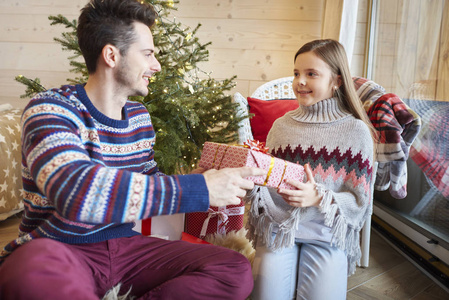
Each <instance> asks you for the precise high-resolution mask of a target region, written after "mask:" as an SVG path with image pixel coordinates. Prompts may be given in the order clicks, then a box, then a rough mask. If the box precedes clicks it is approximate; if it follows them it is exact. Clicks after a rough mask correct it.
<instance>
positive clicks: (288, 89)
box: [234, 76, 373, 268]
mask: <svg viewBox="0 0 449 300" xmlns="http://www.w3.org/2000/svg"><path fill="white" fill-rule="evenodd" d="M292 82H293V76H290V77H283V78H279V79H275V80H272V81H269V82H267V83H264V84H262V85H261V86H260V87H258V88H257V89H256V90H255V91H254V93H253V94H252V95H251V97H253V98H257V99H261V100H266V101H270V100H274V99H295V98H296V96H295V94H294V92H293V90H292ZM234 101H235V102H236V103H238V104H239V106H238V107H237V115H238V116H248V101H247V99H246V98H245V97H243V96H242V94H240V93H238V92H237V93H235V94H234ZM238 134H239V144H243V143H244V142H246V141H247V140H252V139H253V134H252V132H251V125H250V122H249V118H246V119H244V120H243V121H241V122H240V128H239V130H238ZM372 202H373V201H371V209H370V211H372ZM370 238H371V215H370V216H369V217H368V218H367V219H366V221H365V225H364V226H363V229H362V233H361V249H362V258H361V259H360V266H361V267H364V268H366V267H368V264H369V245H370Z"/></svg>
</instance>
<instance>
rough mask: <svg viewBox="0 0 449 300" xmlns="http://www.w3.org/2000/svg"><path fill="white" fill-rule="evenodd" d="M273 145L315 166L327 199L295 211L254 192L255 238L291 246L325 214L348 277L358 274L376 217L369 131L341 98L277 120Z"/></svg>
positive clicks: (279, 151)
mask: <svg viewBox="0 0 449 300" xmlns="http://www.w3.org/2000/svg"><path fill="white" fill-rule="evenodd" d="M267 146H268V147H269V149H271V154H273V155H274V156H276V157H279V158H282V159H285V160H288V161H292V162H298V163H299V164H301V165H305V164H306V163H309V164H310V166H311V168H312V173H313V175H314V180H315V182H316V183H317V189H318V192H319V193H320V194H321V195H322V196H323V198H322V201H321V203H320V205H319V207H318V208H317V207H308V208H295V207H293V206H290V205H288V204H287V203H286V202H285V201H283V200H282V198H280V197H271V195H270V192H269V191H268V189H267V188H266V187H256V188H254V189H253V190H252V192H250V193H249V194H248V196H247V200H248V201H251V202H252V206H251V211H250V212H249V222H248V223H249V226H248V229H249V237H250V238H251V240H253V241H256V239H257V236H259V238H258V239H257V240H259V241H262V242H263V243H264V244H266V245H267V246H268V247H269V248H271V249H273V250H280V249H282V248H283V247H291V246H293V244H294V240H295V230H296V227H297V225H298V224H299V223H303V222H307V221H311V220H316V219H319V216H321V217H323V216H324V224H325V225H326V226H329V227H330V228H331V234H332V239H331V244H332V245H335V246H337V247H339V248H340V249H342V250H344V251H346V253H347V257H348V274H350V275H351V274H353V273H354V271H355V266H356V263H358V262H359V260H360V257H361V250H360V243H359V240H360V238H359V233H360V230H361V228H362V226H363V224H364V221H365V219H366V217H367V215H368V214H370V213H371V211H370V209H371V206H370V205H369V204H370V201H372V188H373V182H372V179H373V141H372V138H371V135H370V131H369V129H368V127H367V126H366V125H365V123H363V121H361V120H359V119H356V118H355V117H354V116H353V115H352V114H350V113H349V112H348V111H347V110H346V109H345V108H344V107H343V106H342V104H341V103H340V101H339V100H337V99H336V98H330V99H326V100H323V101H320V102H318V103H316V104H314V105H312V106H308V107H305V106H300V107H299V108H298V109H296V110H294V111H291V112H288V113H287V114H285V115H284V116H283V117H281V118H279V119H278V120H276V121H275V122H274V124H273V127H272V128H271V130H270V132H269V134H268V137H267ZM271 192H273V191H271ZM275 225H277V227H278V228H277V233H276V238H275V239H274V240H273V239H272V233H273V230H274V229H275Z"/></svg>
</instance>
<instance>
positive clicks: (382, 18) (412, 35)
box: [372, 0, 449, 101]
mask: <svg viewBox="0 0 449 300" xmlns="http://www.w3.org/2000/svg"><path fill="white" fill-rule="evenodd" d="M379 11H380V14H379V16H378V18H377V20H376V21H377V23H378V30H377V38H376V40H375V44H376V59H375V61H374V72H373V78H372V79H373V80H374V81H376V82H377V83H379V84H381V85H382V86H384V87H385V89H386V90H387V91H389V92H393V93H395V94H397V95H399V96H400V97H403V98H408V97H412V98H418V99H425V100H432V99H437V100H443V101H449V88H448V86H449V71H448V70H449V59H448V53H449V34H448V32H449V22H448V17H449V1H446V0H380V1H379Z"/></svg>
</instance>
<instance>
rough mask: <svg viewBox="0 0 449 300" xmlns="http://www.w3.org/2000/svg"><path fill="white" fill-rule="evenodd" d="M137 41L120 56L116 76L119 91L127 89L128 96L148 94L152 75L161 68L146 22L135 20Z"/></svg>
mask: <svg viewBox="0 0 449 300" xmlns="http://www.w3.org/2000/svg"><path fill="white" fill-rule="evenodd" d="M134 32H135V34H136V41H135V42H134V43H132V44H131V45H130V46H129V49H128V51H127V52H126V54H125V55H124V56H121V57H120V60H119V62H118V65H117V69H116V72H115V74H114V78H115V80H116V82H117V84H118V89H120V90H119V91H117V92H119V93H122V92H124V91H127V94H128V96H146V95H147V94H148V84H149V80H150V78H151V76H153V74H154V73H156V72H159V71H160V70H161V65H160V63H159V61H158V60H157V59H156V57H155V56H154V43H153V35H152V34H151V31H150V28H148V26H146V25H145V24H142V23H139V22H135V23H134Z"/></svg>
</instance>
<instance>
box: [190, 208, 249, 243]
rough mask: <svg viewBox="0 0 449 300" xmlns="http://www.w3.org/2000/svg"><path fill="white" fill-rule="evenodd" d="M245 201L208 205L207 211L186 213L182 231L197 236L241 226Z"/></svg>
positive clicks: (202, 236)
mask: <svg viewBox="0 0 449 300" xmlns="http://www.w3.org/2000/svg"><path fill="white" fill-rule="evenodd" d="M244 213H245V203H243V201H242V202H241V203H240V204H239V205H228V206H222V207H214V206H211V207H209V210H208V211H207V212H194V213H187V214H186V216H185V219H186V222H185V228H184V231H185V232H186V233H188V234H191V235H193V236H195V237H198V238H204V237H205V236H206V235H209V234H215V233H218V234H226V233H228V232H230V231H231V230H235V231H238V230H240V229H242V227H243V214H244Z"/></svg>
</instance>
